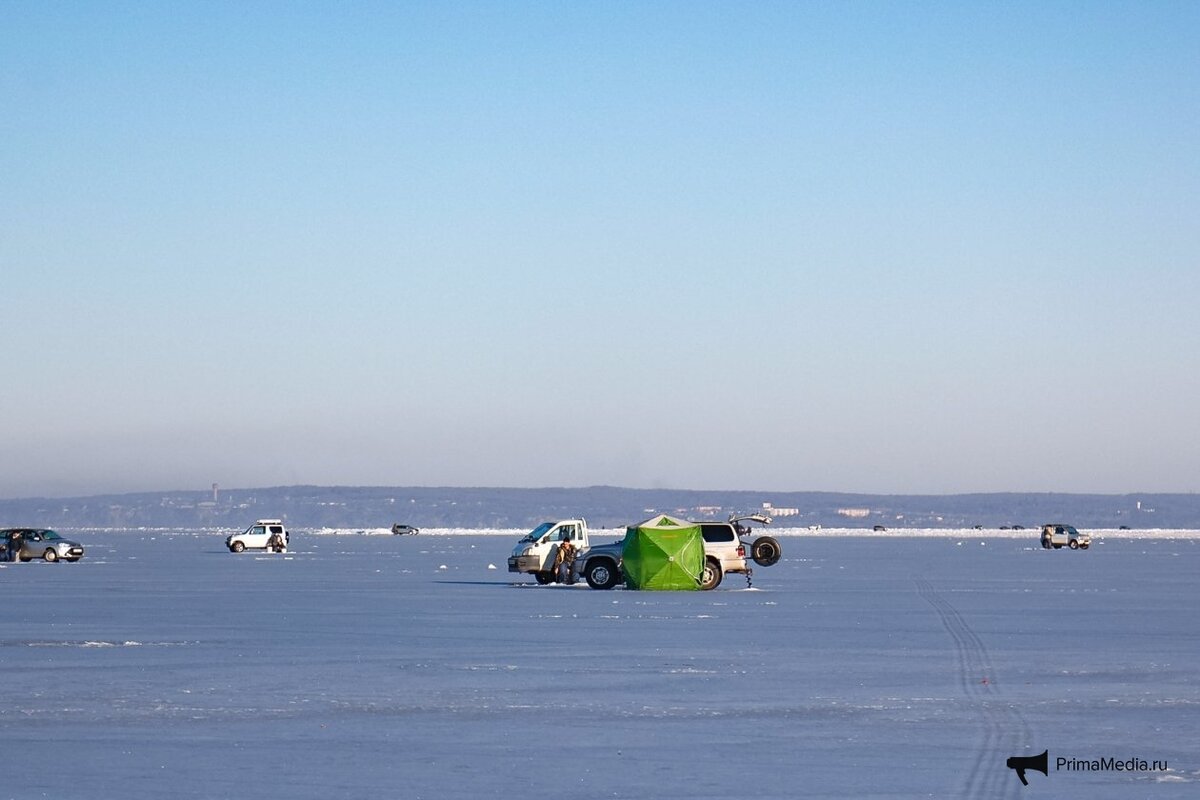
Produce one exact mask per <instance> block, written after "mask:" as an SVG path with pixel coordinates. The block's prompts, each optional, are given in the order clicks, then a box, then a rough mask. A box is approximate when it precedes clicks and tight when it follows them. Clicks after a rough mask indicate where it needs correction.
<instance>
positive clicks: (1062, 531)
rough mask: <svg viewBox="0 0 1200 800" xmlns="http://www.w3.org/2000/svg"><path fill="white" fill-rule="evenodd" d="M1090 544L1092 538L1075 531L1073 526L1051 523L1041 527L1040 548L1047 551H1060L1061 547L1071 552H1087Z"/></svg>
mask: <svg viewBox="0 0 1200 800" xmlns="http://www.w3.org/2000/svg"><path fill="white" fill-rule="evenodd" d="M1091 544H1092V537H1091V536H1090V535H1089V534H1086V533H1080V532H1079V531H1077V530H1075V526H1073V525H1064V524H1062V523H1061V522H1052V523H1050V524H1048V525H1043V526H1042V547H1044V548H1045V549H1047V550H1049V549H1050V548H1052V547H1053V548H1054V549H1055V550H1058V549H1060V548H1061V547H1062V546H1063V545H1066V546H1067V547H1069V548H1071V549H1072V550H1087V549H1088V547H1090V546H1091Z"/></svg>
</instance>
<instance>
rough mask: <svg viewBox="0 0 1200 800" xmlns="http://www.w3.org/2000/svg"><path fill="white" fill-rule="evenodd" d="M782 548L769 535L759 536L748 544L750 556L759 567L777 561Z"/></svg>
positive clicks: (767, 565) (771, 564) (768, 565)
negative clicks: (752, 542)
mask: <svg viewBox="0 0 1200 800" xmlns="http://www.w3.org/2000/svg"><path fill="white" fill-rule="evenodd" d="M782 555H783V548H781V547H780V546H779V542H777V541H775V540H774V539H772V538H771V537H770V536H760V537H759V538H757V539H755V540H754V544H752V545H750V556H751V558H753V559H754V563H755V564H758V565H759V566H760V567H770V566H773V565H774V564H775V563H777V562H778V561H779V557H780V556H782Z"/></svg>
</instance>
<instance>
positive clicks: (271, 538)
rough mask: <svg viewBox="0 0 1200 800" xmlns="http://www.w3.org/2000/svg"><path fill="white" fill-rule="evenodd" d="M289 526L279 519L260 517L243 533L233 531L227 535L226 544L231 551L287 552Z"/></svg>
mask: <svg viewBox="0 0 1200 800" xmlns="http://www.w3.org/2000/svg"><path fill="white" fill-rule="evenodd" d="M289 538H290V537H289V536H288V532H287V528H286V527H284V524H283V521H282V520H278V519H260V520H259V521H258V522H255V523H254V524H253V525H251V526H250V527H249V528H246V530H244V531H242V532H241V533H231V534H230V535H229V536H226V537H225V546H226V547H228V548H229V551H230V552H231V553H240V552H242V551H243V550H251V549H253V550H266V551H267V552H275V553H286V552H287V546H288V539H289Z"/></svg>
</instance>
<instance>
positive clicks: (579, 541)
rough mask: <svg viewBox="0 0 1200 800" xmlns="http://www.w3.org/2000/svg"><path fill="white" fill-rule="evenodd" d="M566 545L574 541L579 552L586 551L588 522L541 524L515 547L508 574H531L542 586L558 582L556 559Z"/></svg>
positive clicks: (567, 520)
mask: <svg viewBox="0 0 1200 800" xmlns="http://www.w3.org/2000/svg"><path fill="white" fill-rule="evenodd" d="M564 542H570V543H571V546H572V547H574V548H575V549H576V551H579V550H583V549H584V548H586V547H587V546H588V538H587V521H585V520H582V519H565V520H561V521H559V522H543V523H542V524H541V525H538V526H537V527H536V528H534V529H533V530H531V531H530V532H529V533H527V534H525V536H524V537H522V539H521V540H520V541H519V542H517V545H516V547H514V548H513V551H512V555H511V556H509V557H508V571H509V572H523V573H529V574H532V575H533V577H534V578H535V579H536V580H537V582H538V583H542V584H545V583H551V582H552V581H553V580H554V558H555V556H557V555H558V548H559V547H560V546H562V544H563V543H564Z"/></svg>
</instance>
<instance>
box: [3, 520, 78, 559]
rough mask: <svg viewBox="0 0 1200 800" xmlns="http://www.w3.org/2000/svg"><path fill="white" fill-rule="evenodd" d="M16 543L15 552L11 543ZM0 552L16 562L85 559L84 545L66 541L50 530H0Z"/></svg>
mask: <svg viewBox="0 0 1200 800" xmlns="http://www.w3.org/2000/svg"><path fill="white" fill-rule="evenodd" d="M14 541H15V542H16V549H15V551H14V550H13V549H12V546H11V543H12V542H14ZM0 552H3V553H4V554H5V555H6V557H7V554H8V553H10V552H11V553H12V554H13V560H14V561H30V560H32V559H35V558H40V559H42V560H44V561H60V560H61V561H78V560H79V559H81V558H83V545H81V544H80V543H79V542H73V541H71V540H70V539H64V538H63V537H62V536H60V535H59V534H58V532H57V531H52V530H50V529H49V528H5V529H4V530H0Z"/></svg>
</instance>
